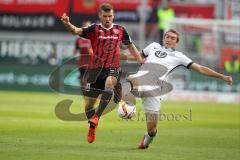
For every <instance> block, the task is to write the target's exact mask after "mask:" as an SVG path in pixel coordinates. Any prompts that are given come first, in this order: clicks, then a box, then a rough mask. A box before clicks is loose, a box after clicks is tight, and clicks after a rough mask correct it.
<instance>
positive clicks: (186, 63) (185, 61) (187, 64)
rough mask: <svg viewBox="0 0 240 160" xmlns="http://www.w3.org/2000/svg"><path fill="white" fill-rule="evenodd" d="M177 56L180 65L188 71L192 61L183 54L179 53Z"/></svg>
mask: <svg viewBox="0 0 240 160" xmlns="http://www.w3.org/2000/svg"><path fill="white" fill-rule="evenodd" d="M179 56H180V57H179V58H180V64H181V65H183V66H185V67H186V68H188V69H189V68H190V66H191V65H192V64H193V61H192V60H191V59H190V58H189V57H187V56H186V55H184V54H183V53H180V54H179Z"/></svg>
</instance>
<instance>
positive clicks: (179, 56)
mask: <svg viewBox="0 0 240 160" xmlns="http://www.w3.org/2000/svg"><path fill="white" fill-rule="evenodd" d="M142 52H143V53H142V54H143V55H144V56H145V57H146V61H145V63H144V64H148V63H156V64H160V65H163V66H165V67H166V68H167V72H166V73H165V74H164V75H163V76H162V77H159V78H160V79H163V78H165V77H166V76H167V75H168V74H169V72H171V71H172V70H173V69H174V68H176V67H178V66H185V67H187V68H189V67H190V66H191V64H192V63H193V61H192V60H191V59H190V58H188V57H187V56H185V55H184V54H183V53H182V52H178V51H175V50H174V49H172V48H168V49H166V48H165V47H164V46H161V45H160V44H159V43H156V42H153V43H151V44H150V45H148V46H147V47H146V48H144V49H143V50H142ZM144 64H143V65H144Z"/></svg>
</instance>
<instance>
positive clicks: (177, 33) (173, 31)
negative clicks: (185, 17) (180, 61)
mask: <svg viewBox="0 0 240 160" xmlns="http://www.w3.org/2000/svg"><path fill="white" fill-rule="evenodd" d="M168 32H172V33H174V34H176V35H177V42H179V41H180V34H179V32H178V31H176V30H175V29H172V28H171V29H169V30H168V31H167V32H165V34H164V37H165V36H166V34H167V33H168Z"/></svg>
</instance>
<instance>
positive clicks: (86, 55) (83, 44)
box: [73, 21, 93, 86]
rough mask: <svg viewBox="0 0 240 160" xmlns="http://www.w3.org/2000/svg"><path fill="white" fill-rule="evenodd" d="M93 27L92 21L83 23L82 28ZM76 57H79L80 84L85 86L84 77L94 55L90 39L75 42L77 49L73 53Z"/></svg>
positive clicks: (79, 38) (80, 38)
mask: <svg viewBox="0 0 240 160" xmlns="http://www.w3.org/2000/svg"><path fill="white" fill-rule="evenodd" d="M90 25H91V22H90V21H84V22H83V23H82V27H88V26H90ZM73 54H74V55H78V56H77V58H78V66H79V73H80V82H81V85H82V86H83V85H84V84H83V79H82V78H83V75H84V73H85V71H86V69H87V67H88V65H89V64H90V63H89V61H90V59H91V56H92V55H93V50H92V45H91V41H90V40H89V39H86V38H83V37H78V38H77V39H76V42H75V48H74V51H73Z"/></svg>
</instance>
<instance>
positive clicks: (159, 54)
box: [155, 51, 167, 58]
mask: <svg viewBox="0 0 240 160" xmlns="http://www.w3.org/2000/svg"><path fill="white" fill-rule="evenodd" d="M155 56H157V57H158V58H165V57H167V53H166V52H161V51H156V52H155Z"/></svg>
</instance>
